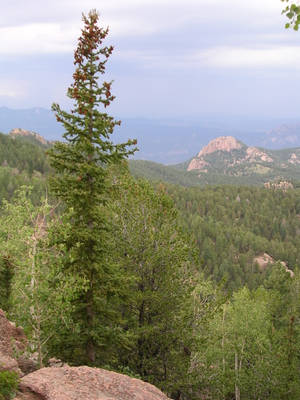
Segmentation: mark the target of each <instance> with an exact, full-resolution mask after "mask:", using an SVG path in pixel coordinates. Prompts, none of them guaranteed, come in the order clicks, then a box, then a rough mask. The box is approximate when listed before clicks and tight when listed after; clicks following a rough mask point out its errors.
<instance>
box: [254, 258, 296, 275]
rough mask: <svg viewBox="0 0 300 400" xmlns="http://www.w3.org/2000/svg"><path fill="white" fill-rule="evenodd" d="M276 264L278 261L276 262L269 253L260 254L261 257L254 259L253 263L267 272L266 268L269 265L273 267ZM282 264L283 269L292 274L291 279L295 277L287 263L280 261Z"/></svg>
mask: <svg viewBox="0 0 300 400" xmlns="http://www.w3.org/2000/svg"><path fill="white" fill-rule="evenodd" d="M275 262H276V261H275V260H274V258H273V257H271V256H270V255H269V254H268V253H263V254H260V255H259V256H257V257H255V258H254V259H253V263H254V264H257V265H258V268H259V270H260V271H264V270H266V268H267V267H268V266H269V265H273V264H274V263H275ZM280 264H281V265H282V266H283V268H284V269H285V270H286V272H287V273H289V274H290V276H291V277H293V276H294V275H295V274H294V272H293V271H292V270H291V269H289V268H288V266H287V263H286V262H284V261H280Z"/></svg>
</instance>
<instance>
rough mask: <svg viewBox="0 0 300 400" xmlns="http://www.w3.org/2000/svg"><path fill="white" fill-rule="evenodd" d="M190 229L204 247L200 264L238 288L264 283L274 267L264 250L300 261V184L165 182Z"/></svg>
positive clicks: (291, 263)
mask: <svg viewBox="0 0 300 400" xmlns="http://www.w3.org/2000/svg"><path fill="white" fill-rule="evenodd" d="M165 190H166V191H167V193H169V194H170V195H171V197H172V198H173V200H174V202H175V205H176V208H177V209H178V210H179V215H180V220H181V223H182V225H183V226H184V227H185V229H186V231H187V232H189V233H192V234H193V235H194V238H195V240H196V243H197V246H198V249H199V260H200V265H201V266H202V268H203V269H204V270H205V271H206V273H207V274H208V275H210V276H211V277H212V278H213V279H215V280H216V281H224V283H225V285H226V287H228V288H230V289H231V290H232V289H238V288H240V287H242V286H243V285H247V286H248V287H250V288H255V287H258V286H259V284H261V283H262V282H263V280H264V279H265V278H266V276H268V275H269V273H270V271H271V269H272V267H271V265H269V266H268V267H263V268H259V266H258V265H257V263H256V262H255V258H256V257H259V256H262V255H263V254H264V253H267V254H269V255H270V256H271V257H273V259H274V260H275V261H283V262H285V263H286V264H287V266H288V268H289V269H291V270H294V269H297V268H299V267H300V254H299V249H300V190H299V189H297V190H293V189H290V190H287V191H283V190H275V189H266V188H255V187H244V186H225V185H223V186H211V187H205V188H203V189H200V188H182V187H180V186H171V185H168V186H165Z"/></svg>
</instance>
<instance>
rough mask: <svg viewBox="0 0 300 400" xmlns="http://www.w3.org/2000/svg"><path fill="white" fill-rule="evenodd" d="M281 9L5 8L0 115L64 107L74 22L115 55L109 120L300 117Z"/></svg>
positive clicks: (224, 2) (234, 2) (186, 3)
mask: <svg viewBox="0 0 300 400" xmlns="http://www.w3.org/2000/svg"><path fill="white" fill-rule="evenodd" d="M283 7H284V3H282V2H281V1H280V0H101V1H100V0H84V1H83V0H81V1H79V0H51V2H50V1H41V0H26V1H24V0H10V1H8V2H5V5H2V7H1V14H0V58H1V63H0V107H1V106H6V107H10V108H30V107H45V108H50V107H51V104H52V103H53V102H57V103H59V104H60V105H61V106H63V107H69V106H70V103H69V100H68V99H67V97H66V90H67V87H68V86H69V85H70V84H71V82H72V74H73V70H74V66H73V52H74V50H75V47H76V43H77V39H78V37H79V35H80V29H81V27H82V21H81V14H82V12H84V13H87V12H88V11H89V10H90V9H94V8H95V9H97V10H98V11H99V13H100V15H101V17H100V24H101V25H102V26H104V27H106V26H109V29H110V33H109V35H108V37H107V40H106V44H107V45H111V44H112V45H113V46H114V48H115V50H114V53H113V55H112V56H111V58H110V60H109V62H108V64H107V74H106V76H105V79H106V80H114V83H113V87H112V88H113V92H114V94H115V95H116V100H115V101H114V104H113V105H112V106H111V113H112V114H114V115H118V116H122V117H144V118H163V117H166V118H176V119H180V118H185V117H190V118H197V117H198V116H199V115H202V114H210V113H218V114H224V115H245V116H250V117H251V116H266V117H273V116H278V115H280V116H286V117H298V116H300V98H299V94H300V32H294V31H293V30H286V29H285V28H284V25H285V23H286V17H284V16H283V15H281V11H282V9H283Z"/></svg>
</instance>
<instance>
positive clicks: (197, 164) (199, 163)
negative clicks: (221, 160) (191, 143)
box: [187, 136, 242, 172]
mask: <svg viewBox="0 0 300 400" xmlns="http://www.w3.org/2000/svg"><path fill="white" fill-rule="evenodd" d="M240 148H242V144H241V143H240V142H238V141H237V140H236V139H235V138H234V137H233V136H220V137H218V138H216V139H214V140H211V141H210V142H209V143H208V145H207V146H205V147H203V149H202V150H201V151H200V152H199V154H198V155H197V157H195V158H193V159H192V161H191V162H190V163H189V165H188V168H187V170H188V171H192V170H194V169H197V170H199V171H201V172H208V170H207V167H209V163H208V162H206V161H205V160H204V158H203V157H204V156H206V155H208V154H212V153H214V152H216V151H227V152H230V151H232V150H238V149H240Z"/></svg>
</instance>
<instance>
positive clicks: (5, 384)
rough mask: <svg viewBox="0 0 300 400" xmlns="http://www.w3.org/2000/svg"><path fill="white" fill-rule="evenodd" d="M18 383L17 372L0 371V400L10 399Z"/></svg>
mask: <svg viewBox="0 0 300 400" xmlns="http://www.w3.org/2000/svg"><path fill="white" fill-rule="evenodd" d="M18 384H19V377H18V374H17V373H16V372H14V371H1V372H0V400H10V399H12V398H13V397H14V396H15V394H16V391H17V387H18Z"/></svg>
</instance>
